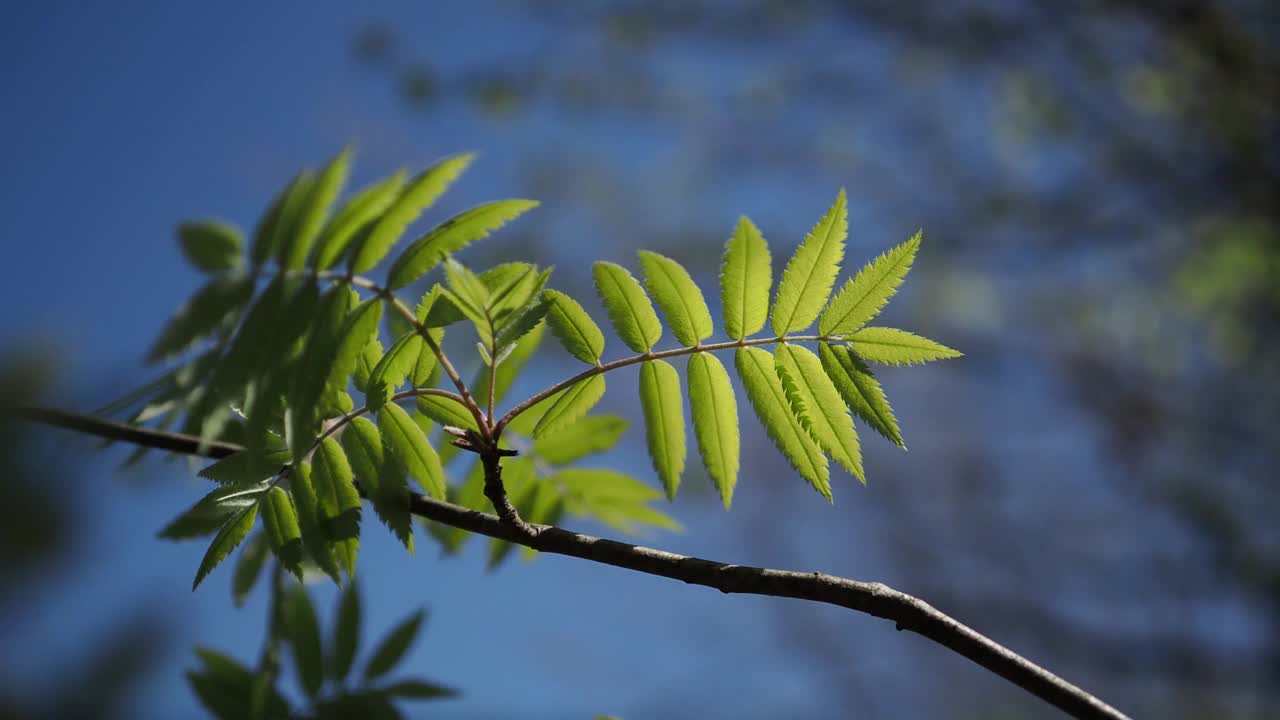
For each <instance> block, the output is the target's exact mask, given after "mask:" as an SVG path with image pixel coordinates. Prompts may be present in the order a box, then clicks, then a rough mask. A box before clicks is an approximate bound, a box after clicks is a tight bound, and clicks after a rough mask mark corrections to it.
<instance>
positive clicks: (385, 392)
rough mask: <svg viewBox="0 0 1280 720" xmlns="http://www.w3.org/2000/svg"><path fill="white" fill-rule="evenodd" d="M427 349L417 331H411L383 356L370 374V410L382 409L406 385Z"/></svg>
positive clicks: (367, 388)
mask: <svg viewBox="0 0 1280 720" xmlns="http://www.w3.org/2000/svg"><path fill="white" fill-rule="evenodd" d="M425 348H426V341H424V340H423V339H422V336H421V335H420V334H418V332H417V331H416V330H411V331H410V332H408V333H406V334H405V335H404V337H402V338H400V339H399V340H397V341H396V343H395V344H394V345H392V346H391V349H390V350H387V352H386V353H384V354H383V356H382V359H381V360H379V361H378V364H377V365H376V366H375V367H374V368H373V372H371V373H369V382H368V384H367V385H366V387H365V394H366V395H367V396H368V398H369V403H370V405H369V407H370V409H372V410H377V409H378V408H380V407H382V403H384V402H386V401H387V399H389V398H390V397H391V394H392V393H393V392H395V390H396V388H398V387H400V386H401V385H402V384H404V379H405V377H406V376H407V375H408V374H409V373H410V372H412V371H413V369H414V367H415V366H416V365H417V363H418V359H419V357H420V355H421V353H422V352H423V351H424V349H425ZM427 352H430V350H427ZM432 357H434V355H433V356H432Z"/></svg>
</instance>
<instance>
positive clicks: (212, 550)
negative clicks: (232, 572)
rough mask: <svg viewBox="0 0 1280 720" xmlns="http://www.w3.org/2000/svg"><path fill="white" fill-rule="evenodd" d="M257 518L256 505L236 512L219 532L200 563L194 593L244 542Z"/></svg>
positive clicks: (193, 583)
mask: <svg viewBox="0 0 1280 720" xmlns="http://www.w3.org/2000/svg"><path fill="white" fill-rule="evenodd" d="M257 517H258V505H257V503H254V504H252V505H249V506H248V507H246V508H244V509H242V510H240V511H238V512H236V513H235V514H234V515H232V516H231V518H230V519H229V520H227V522H226V524H224V525H223V526H222V530H220V531H218V534H217V536H215V537H214V538H213V542H212V543H209V549H208V550H206V551H205V554H204V559H202V560H201V561H200V568H199V569H198V570H196V579H195V581H194V582H192V583H191V589H192V590H193V591H194V590H195V589H196V588H197V587H199V586H200V581H201V580H204V579H205V578H206V577H207V576H208V575H209V573H210V572H212V571H213V569H214V568H215V567H217V566H218V563H220V562H222V561H223V560H224V559H226V557H227V556H228V555H230V554H231V551H232V550H235V549H236V546H237V545H239V544H240V541H241V540H244V538H245V536H246V535H248V534H249V531H250V530H252V529H253V521H254V520H255V519H256V518H257Z"/></svg>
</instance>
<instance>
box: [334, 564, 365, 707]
mask: <svg viewBox="0 0 1280 720" xmlns="http://www.w3.org/2000/svg"><path fill="white" fill-rule="evenodd" d="M359 646H360V589H359V587H358V586H357V585H356V584H355V583H351V584H349V585H347V587H345V588H343V590H342V595H341V596H340V598H339V599H338V613H337V618H336V620H335V624H334V628H333V653H332V654H331V655H330V656H329V675H330V677H332V678H333V679H334V680H337V681H338V682H339V683H341V682H342V681H343V680H345V679H346V677H347V675H348V674H350V672H351V665H352V663H353V662H354V661H355V658H356V650H357V648H359Z"/></svg>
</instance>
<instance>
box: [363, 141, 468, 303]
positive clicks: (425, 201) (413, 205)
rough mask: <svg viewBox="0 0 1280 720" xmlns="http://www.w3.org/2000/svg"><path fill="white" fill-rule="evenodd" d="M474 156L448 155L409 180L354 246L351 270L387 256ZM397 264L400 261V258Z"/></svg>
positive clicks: (370, 264) (369, 266)
mask: <svg viewBox="0 0 1280 720" xmlns="http://www.w3.org/2000/svg"><path fill="white" fill-rule="evenodd" d="M474 157H475V156H474V155H471V154H470V153H467V154H463V155H454V156H452V157H447V158H445V159H443V160H441V161H440V162H438V163H436V164H435V165H432V166H431V167H429V168H427V169H426V170H423V171H422V173H420V174H419V175H418V176H417V177H415V178H414V179H413V180H410V181H409V184H408V185H407V186H406V187H405V188H404V191H403V192H401V193H400V195H399V196H398V197H397V198H396V199H395V202H393V203H391V206H390V207H388V208H387V210H386V212H384V213H382V215H381V217H379V218H378V219H377V221H375V222H374V223H373V225H372V226H371V227H370V228H369V231H368V233H367V234H365V235H364V236H363V237H362V238H361V239H360V241H359V242H358V243H357V244H355V245H353V246H352V248H351V250H352V253H351V261H350V263H349V267H350V269H351V272H353V273H362V272H367V271H369V270H371V269H373V267H374V266H375V265H377V264H378V263H379V262H380V261H381V260H382V258H384V257H386V255H387V253H388V252H389V251H390V250H391V246H392V245H395V243H396V241H397V240H399V239H400V236H401V235H403V234H404V231H405V228H407V227H409V225H410V224H411V223H413V221H415V220H417V219H418V217H419V216H421V215H422V213H424V212H426V210H427V208H429V207H431V206H432V205H434V204H435V201H436V200H437V199H438V198H439V197H440V196H441V195H443V194H444V191H445V190H447V189H449V186H450V185H452V184H453V181H454V180H456V179H458V176H459V175H461V174H462V172H463V171H464V170H466V169H467V166H468V165H470V164H471V161H472V159H474ZM396 264H397V265H399V262H397V263H396ZM405 284H408V283H405ZM396 287H400V286H399V285H396V286H393V287H392V289H395V288H396Z"/></svg>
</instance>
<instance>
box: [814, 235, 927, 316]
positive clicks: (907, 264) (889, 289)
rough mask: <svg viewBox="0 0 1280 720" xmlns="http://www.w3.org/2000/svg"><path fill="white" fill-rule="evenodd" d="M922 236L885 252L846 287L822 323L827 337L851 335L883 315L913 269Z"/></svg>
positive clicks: (832, 304)
mask: <svg viewBox="0 0 1280 720" xmlns="http://www.w3.org/2000/svg"><path fill="white" fill-rule="evenodd" d="M920 238H921V234H920V233H916V234H915V236H914V237H912V238H911V239H910V240H908V241H906V242H904V243H902V244H901V245H899V246H897V247H895V248H892V249H890V250H887V251H885V252H884V253H882V254H881V255H880V257H878V258H876V259H875V260H873V261H871V263H869V264H868V265H867V266H866V267H864V268H862V269H861V270H859V271H858V274H857V275H856V276H855V277H853V278H852V279H850V280H849V281H848V282H846V283H845V284H844V287H843V288H841V289H840V292H838V293H836V296H835V297H834V298H832V299H831V305H829V306H828V307H827V310H826V312H824V313H823V314H822V319H821V320H819V321H818V332H820V333H822V334H823V335H848V334H849V333H851V332H853V331H855V330H857V329H858V328H860V327H862V326H863V325H866V324H867V321H868V320H870V319H871V318H873V317H875V316H876V315H878V314H880V310H881V309H882V308H884V306H885V305H886V304H887V303H888V302H889V298H891V297H893V294H894V293H895V292H897V291H898V286H899V285H901V284H902V281H903V279H904V278H906V276H907V271H908V270H910V269H911V263H912V262H913V261H914V260H915V259H916V250H917V249H918V248H919V247H920Z"/></svg>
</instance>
